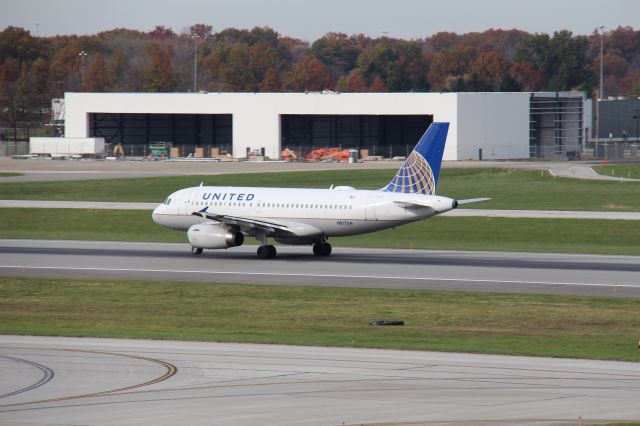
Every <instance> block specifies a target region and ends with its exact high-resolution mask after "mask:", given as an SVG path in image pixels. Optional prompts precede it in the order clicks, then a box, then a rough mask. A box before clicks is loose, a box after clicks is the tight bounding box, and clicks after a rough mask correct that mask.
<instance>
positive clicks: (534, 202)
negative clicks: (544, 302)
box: [0, 169, 640, 211]
mask: <svg viewBox="0 0 640 426" xmlns="http://www.w3.org/2000/svg"><path fill="white" fill-rule="evenodd" d="M394 175H395V171H394V170H337V171H318V172H283V173H246V174H235V175H215V176H170V177H153V178H138V179H109V180H85V181H60V182H11V183H9V182H7V183H0V199H11V200H14V199H19V200H62V201H131V202H134V201H137V202H157V203H161V202H162V200H164V199H165V198H166V197H167V196H168V195H169V194H171V193H172V192H174V191H176V190H178V189H181V188H186V187H189V186H197V185H200V183H201V182H203V183H204V184H205V185H219V186H272V187H300V188H329V187H330V186H331V185H351V186H353V187H356V188H359V189H377V188H381V187H383V186H384V185H386V184H387V183H388V182H389V181H390V180H391V178H392V177H393V176H394ZM438 193H439V194H441V195H446V196H450V197H454V198H460V199H462V198H476V197H491V198H493V199H492V200H491V201H486V202H482V203H477V204H471V205H469V206H465V207H471V208H486V209H494V208H495V209H516V210H591V211H640V182H615V181H596V180H578V179H562V178H554V177H551V176H549V175H548V174H547V173H543V172H540V171H521V170H507V169H443V170H442V173H441V176H440V180H439V184H438Z"/></svg>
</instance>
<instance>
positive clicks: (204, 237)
mask: <svg viewBox="0 0 640 426" xmlns="http://www.w3.org/2000/svg"><path fill="white" fill-rule="evenodd" d="M187 238H188V239H189V244H191V245H192V246H193V247H198V248H205V249H226V248H229V247H236V246H241V245H242V243H244V234H243V233H242V232H240V231H236V230H233V229H230V228H228V227H226V226H224V225H221V224H215V223H199V224H196V225H193V226H191V227H190V228H189V230H188V231H187Z"/></svg>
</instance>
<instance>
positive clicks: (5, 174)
mask: <svg viewBox="0 0 640 426" xmlns="http://www.w3.org/2000/svg"><path fill="white" fill-rule="evenodd" d="M14 176H22V173H13V172H0V177H14ZM0 182H1V181H0Z"/></svg>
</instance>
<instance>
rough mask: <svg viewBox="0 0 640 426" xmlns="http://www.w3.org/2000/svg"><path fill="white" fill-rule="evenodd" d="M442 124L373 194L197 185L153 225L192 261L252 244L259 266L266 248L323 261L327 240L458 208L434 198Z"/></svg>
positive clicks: (163, 208)
mask: <svg viewBox="0 0 640 426" xmlns="http://www.w3.org/2000/svg"><path fill="white" fill-rule="evenodd" d="M448 130H449V123H438V122H434V123H431V125H430V126H429V128H428V129H427V130H426V132H425V133H424V135H423V136H422V137H421V138H420V140H419V142H418V144H417V145H416V147H415V148H414V150H413V151H412V152H411V154H410V155H409V156H408V157H407V159H406V161H405V162H404V164H403V165H402V167H400V169H399V170H398V172H397V173H396V175H395V177H394V178H393V179H391V182H389V184H388V185H386V186H385V187H384V188H381V189H378V190H358V189H355V188H353V187H351V186H335V187H333V185H332V187H331V188H329V189H306V188H300V189H291V188H259V187H220V186H202V184H200V186H197V187H192V188H185V189H181V190H179V191H176V192H174V193H172V194H171V195H169V196H168V197H167V198H166V200H165V201H164V202H163V203H162V204H160V205H159V206H158V207H156V209H155V210H154V211H153V214H152V218H153V220H154V222H156V223H157V224H159V225H162V226H165V227H168V228H172V229H177V230H182V231H187V239H188V240H189V243H190V244H191V252H192V253H193V254H194V255H199V254H202V252H203V249H228V248H231V247H237V246H241V245H242V244H243V243H244V241H245V237H246V236H249V237H254V238H256V239H257V240H258V241H259V242H260V246H259V247H258V250H257V255H258V257H259V258H261V259H271V258H274V257H275V256H276V248H275V246H273V245H270V244H268V239H269V238H273V239H275V241H277V242H278V243H280V244H290V245H311V246H313V254H314V255H316V256H321V257H322V256H329V255H330V254H331V251H332V248H331V245H330V244H329V242H328V239H329V238H330V237H340V236H347V235H357V234H365V233H369V232H375V231H380V230H382V229H387V228H393V227H396V226H399V225H404V224H407V223H410V222H415V221H418V220H422V219H426V218H430V217H433V216H435V215H438V214H442V213H445V212H448V211H449V210H452V209H455V208H456V207H458V205H460V204H463V203H472V202H477V201H484V200H488V199H489V198H473V199H467V200H456V199H453V198H447V197H442V196H439V195H435V191H436V186H437V183H438V175H439V174H440V166H441V163H442V155H443V153H444V146H445V142H446V138H447V133H448Z"/></svg>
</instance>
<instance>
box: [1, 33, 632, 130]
mask: <svg viewBox="0 0 640 426" xmlns="http://www.w3.org/2000/svg"><path fill="white" fill-rule="evenodd" d="M602 37H603V41H604V56H603V58H604V61H603V65H604V70H605V82H604V87H605V95H614V96H620V95H627V96H633V97H637V96H640V31H638V30H635V29H633V28H631V27H618V28H616V29H614V30H610V31H607V32H605V33H604V34H603V35H602ZM600 42H601V35H600V34H598V33H596V32H595V31H594V33H592V34H590V35H574V34H572V33H571V32H570V31H567V30H560V31H557V32H554V33H553V34H552V35H549V34H542V33H536V34H531V33H527V32H524V31H520V30H517V29H512V30H500V29H490V30H487V31H484V32H481V33H475V32H474V33H466V34H456V33H452V32H440V33H436V34H434V35H432V36H430V37H427V38H424V39H414V40H403V39H396V38H390V37H378V38H371V37H368V36H365V35H362V34H357V35H347V34H342V33H327V34H326V35H324V36H323V37H321V38H319V39H317V40H315V41H314V42H313V43H309V42H306V41H303V40H299V39H296V38H292V37H287V36H283V35H280V34H279V33H277V32H276V31H275V30H273V29H271V28H268V27H264V28H260V27H256V28H253V29H250V30H244V29H236V28H227V29H224V30H221V31H219V32H214V31H213V28H212V26H210V25H206V24H196V25H193V26H192V27H190V29H189V31H187V32H185V33H184V34H177V33H175V32H174V31H172V30H171V29H169V28H166V27H163V26H157V27H155V28H154V29H153V30H152V31H149V32H142V31H137V30H130V29H124V28H119V29H114V30H110V31H105V32H101V33H98V34H95V35H90V36H77V35H60V36H54V37H36V36H34V35H33V34H31V33H30V32H29V31H27V30H25V29H23V28H19V27H7V28H5V29H4V30H3V31H1V32H0V119H1V121H2V123H0V126H2V127H9V128H14V129H15V128H17V127H19V126H20V125H21V123H28V124H29V123H42V122H44V121H46V120H48V114H49V113H50V106H51V99H52V98H58V97H63V95H64V92H81V91H87V92H187V91H192V90H194V88H195V89H196V90H204V91H210V92H303V91H322V90H332V91H339V92H410V91H416V92H425V91H432V92H449V91H564V90H584V91H586V92H587V93H589V94H590V95H591V94H592V93H593V91H594V90H595V89H596V88H597V86H598V78H599V69H600ZM194 61H195V64H194ZM196 70H197V75H194V74H195V73H194V71H196ZM194 77H195V78H194ZM194 80H197V86H195V84H196V82H195V81H194ZM29 125H30V126H31V124H29Z"/></svg>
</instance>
